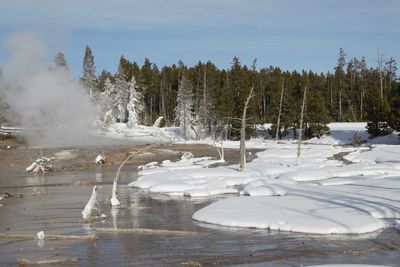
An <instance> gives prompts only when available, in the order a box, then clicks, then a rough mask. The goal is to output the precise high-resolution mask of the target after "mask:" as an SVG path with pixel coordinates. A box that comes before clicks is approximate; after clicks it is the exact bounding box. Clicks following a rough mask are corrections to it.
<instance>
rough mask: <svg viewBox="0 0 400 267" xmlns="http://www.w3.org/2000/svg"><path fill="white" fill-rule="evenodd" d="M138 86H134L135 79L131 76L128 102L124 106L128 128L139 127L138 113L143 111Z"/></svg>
mask: <svg viewBox="0 0 400 267" xmlns="http://www.w3.org/2000/svg"><path fill="white" fill-rule="evenodd" d="M137 89H138V85H137V84H136V80H135V77H134V76H132V79H131V81H130V82H129V102H128V105H127V106H126V108H127V110H128V123H127V125H128V127H129V128H137V127H138V125H139V113H140V112H141V111H143V97H142V94H141V93H140V92H138V91H137Z"/></svg>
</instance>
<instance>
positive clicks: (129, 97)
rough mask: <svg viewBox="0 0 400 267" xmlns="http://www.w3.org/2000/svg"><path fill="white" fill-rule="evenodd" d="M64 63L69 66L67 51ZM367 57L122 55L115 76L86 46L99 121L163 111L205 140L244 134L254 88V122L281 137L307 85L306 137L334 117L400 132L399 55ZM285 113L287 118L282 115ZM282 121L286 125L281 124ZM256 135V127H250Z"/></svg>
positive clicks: (148, 120)
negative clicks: (324, 68)
mask: <svg viewBox="0 0 400 267" xmlns="http://www.w3.org/2000/svg"><path fill="white" fill-rule="evenodd" d="M55 62H56V65H59V66H64V67H65V68H67V69H68V64H67V62H66V60H65V57H64V55H63V54H62V53H59V54H57V56H56V58H55ZM374 65H375V66H374V67H368V66H367V63H366V60H365V58H364V57H363V58H361V59H359V58H356V57H352V58H346V54H345V52H344V50H343V49H340V50H339V53H338V61H337V63H336V64H335V65H334V66H333V68H332V70H333V71H332V72H327V73H316V72H313V71H304V70H303V71H301V72H298V71H284V70H281V69H280V68H279V67H274V66H269V67H265V68H258V66H257V60H256V59H255V60H254V61H253V63H252V65H251V66H246V65H245V64H242V63H241V62H240V59H239V58H238V57H234V58H233V59H232V62H231V64H230V67H229V68H227V69H220V68H218V67H217V66H216V65H215V64H213V63H212V62H211V61H207V62H201V61H199V62H198V63H197V64H196V65H195V66H192V67H190V66H186V65H185V64H184V63H183V62H182V61H178V62H177V64H173V65H171V66H163V67H161V68H159V67H158V66H157V65H156V64H155V63H153V62H151V61H150V60H149V59H145V61H144V63H143V64H142V65H139V64H138V63H137V62H135V61H130V60H129V59H127V58H126V57H125V56H121V57H120V59H119V64H118V71H117V73H115V74H112V73H110V72H109V71H107V70H102V71H101V72H100V74H99V75H97V74H96V68H95V63H94V56H93V54H92V51H91V49H90V48H89V47H86V50H85V55H84V59H83V73H82V76H81V83H82V85H83V87H84V88H86V90H87V93H88V95H89V98H90V100H91V101H92V102H93V103H95V104H96V105H97V106H98V107H99V117H98V121H99V122H100V123H102V124H103V125H107V124H110V123H112V122H123V123H129V124H130V125H131V127H135V126H136V125H138V124H143V125H152V124H153V123H154V122H155V121H156V120H157V119H158V118H159V117H160V116H162V117H163V118H164V121H165V124H166V125H168V126H170V125H177V126H180V127H181V129H183V133H184V136H185V137H186V138H201V137H205V136H210V135H215V134H219V133H221V132H222V130H224V132H225V134H226V135H227V137H228V138H231V139H237V138H239V135H240V134H239V130H240V124H241V122H240V120H239V118H241V116H242V112H243V108H244V105H245V102H246V98H247V96H248V95H249V92H250V90H251V88H254V92H253V94H254V97H252V99H251V100H250V103H249V106H248V110H247V118H248V119H247V121H246V123H247V125H256V124H264V123H266V122H269V123H272V124H273V126H272V129H271V131H270V134H271V135H272V136H273V137H275V135H276V134H278V138H281V137H283V136H284V135H286V134H288V133H289V132H292V133H294V134H296V133H297V130H298V129H300V114H301V108H302V99H303V93H304V90H305V88H307V97H306V99H307V101H306V105H305V111H304V119H303V123H304V125H303V127H302V128H303V129H304V136H305V138H310V137H313V136H315V137H319V136H321V135H322V134H324V133H325V132H326V131H328V128H327V127H326V125H327V123H329V122H358V121H363V122H364V121H367V122H369V123H368V132H369V133H370V134H371V135H372V136H378V135H384V134H387V133H390V132H391V131H393V130H400V93H399V92H400V83H399V81H398V80H397V76H396V71H397V66H396V61H395V60H394V59H393V58H392V57H386V56H384V55H383V54H381V53H379V52H378V60H377V64H374ZM278 116H279V118H278ZM278 119H279V129H278V130H276V124H277V121H278ZM247 128H248V129H247V130H248V131H249V133H250V136H251V132H252V131H255V128H254V127H250V126H249V127H247Z"/></svg>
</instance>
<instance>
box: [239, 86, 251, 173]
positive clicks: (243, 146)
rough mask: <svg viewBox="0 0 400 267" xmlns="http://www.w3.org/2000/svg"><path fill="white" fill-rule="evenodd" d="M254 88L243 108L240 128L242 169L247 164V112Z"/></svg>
mask: <svg viewBox="0 0 400 267" xmlns="http://www.w3.org/2000/svg"><path fill="white" fill-rule="evenodd" d="M253 89H254V86H252V87H251V90H250V93H249V95H248V96H247V99H246V102H245V104H244V108H243V116H242V127H241V128H240V163H239V170H240V171H244V168H245V166H246V113H247V108H248V107H249V102H250V99H251V98H252V97H253V96H254V94H253Z"/></svg>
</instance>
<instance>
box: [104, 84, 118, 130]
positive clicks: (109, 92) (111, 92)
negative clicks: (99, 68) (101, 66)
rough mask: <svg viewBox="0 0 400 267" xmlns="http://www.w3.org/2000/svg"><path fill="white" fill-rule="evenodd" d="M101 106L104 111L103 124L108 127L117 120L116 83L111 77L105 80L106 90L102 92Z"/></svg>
mask: <svg viewBox="0 0 400 267" xmlns="http://www.w3.org/2000/svg"><path fill="white" fill-rule="evenodd" d="M101 106H102V110H103V112H104V115H103V125H104V126H106V127H108V126H110V125H111V124H114V123H115V122H116V121H117V115H116V114H117V102H116V91H115V85H114V84H113V83H112V82H111V80H110V79H109V78H107V79H106V81H105V82H104V92H103V93H102V94H101Z"/></svg>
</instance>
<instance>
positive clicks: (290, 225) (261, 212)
mask: <svg viewBox="0 0 400 267" xmlns="http://www.w3.org/2000/svg"><path fill="white" fill-rule="evenodd" d="M349 218H351V219H349ZM193 219H194V220H197V221H201V222H206V223H212V224H218V225H224V226H235V227H255V228H267V229H271V230H282V231H293V232H302V233H315V234H353V233H367V232H373V231H377V230H379V229H381V228H383V227H384V226H385V224H384V222H383V221H381V220H378V219H376V218H374V217H372V216H370V215H369V214H366V213H365V212H363V211H360V210H358V209H356V208H352V207H349V206H345V205H339V204H337V203H334V202H330V201H315V199H314V198H312V197H311V196H310V197H306V196H294V195H290V196H285V197H282V198H275V197H240V198H228V199H224V200H220V201H217V202H215V203H213V204H211V205H209V206H207V207H205V208H203V209H201V210H199V211H197V212H196V213H195V214H193Z"/></svg>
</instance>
